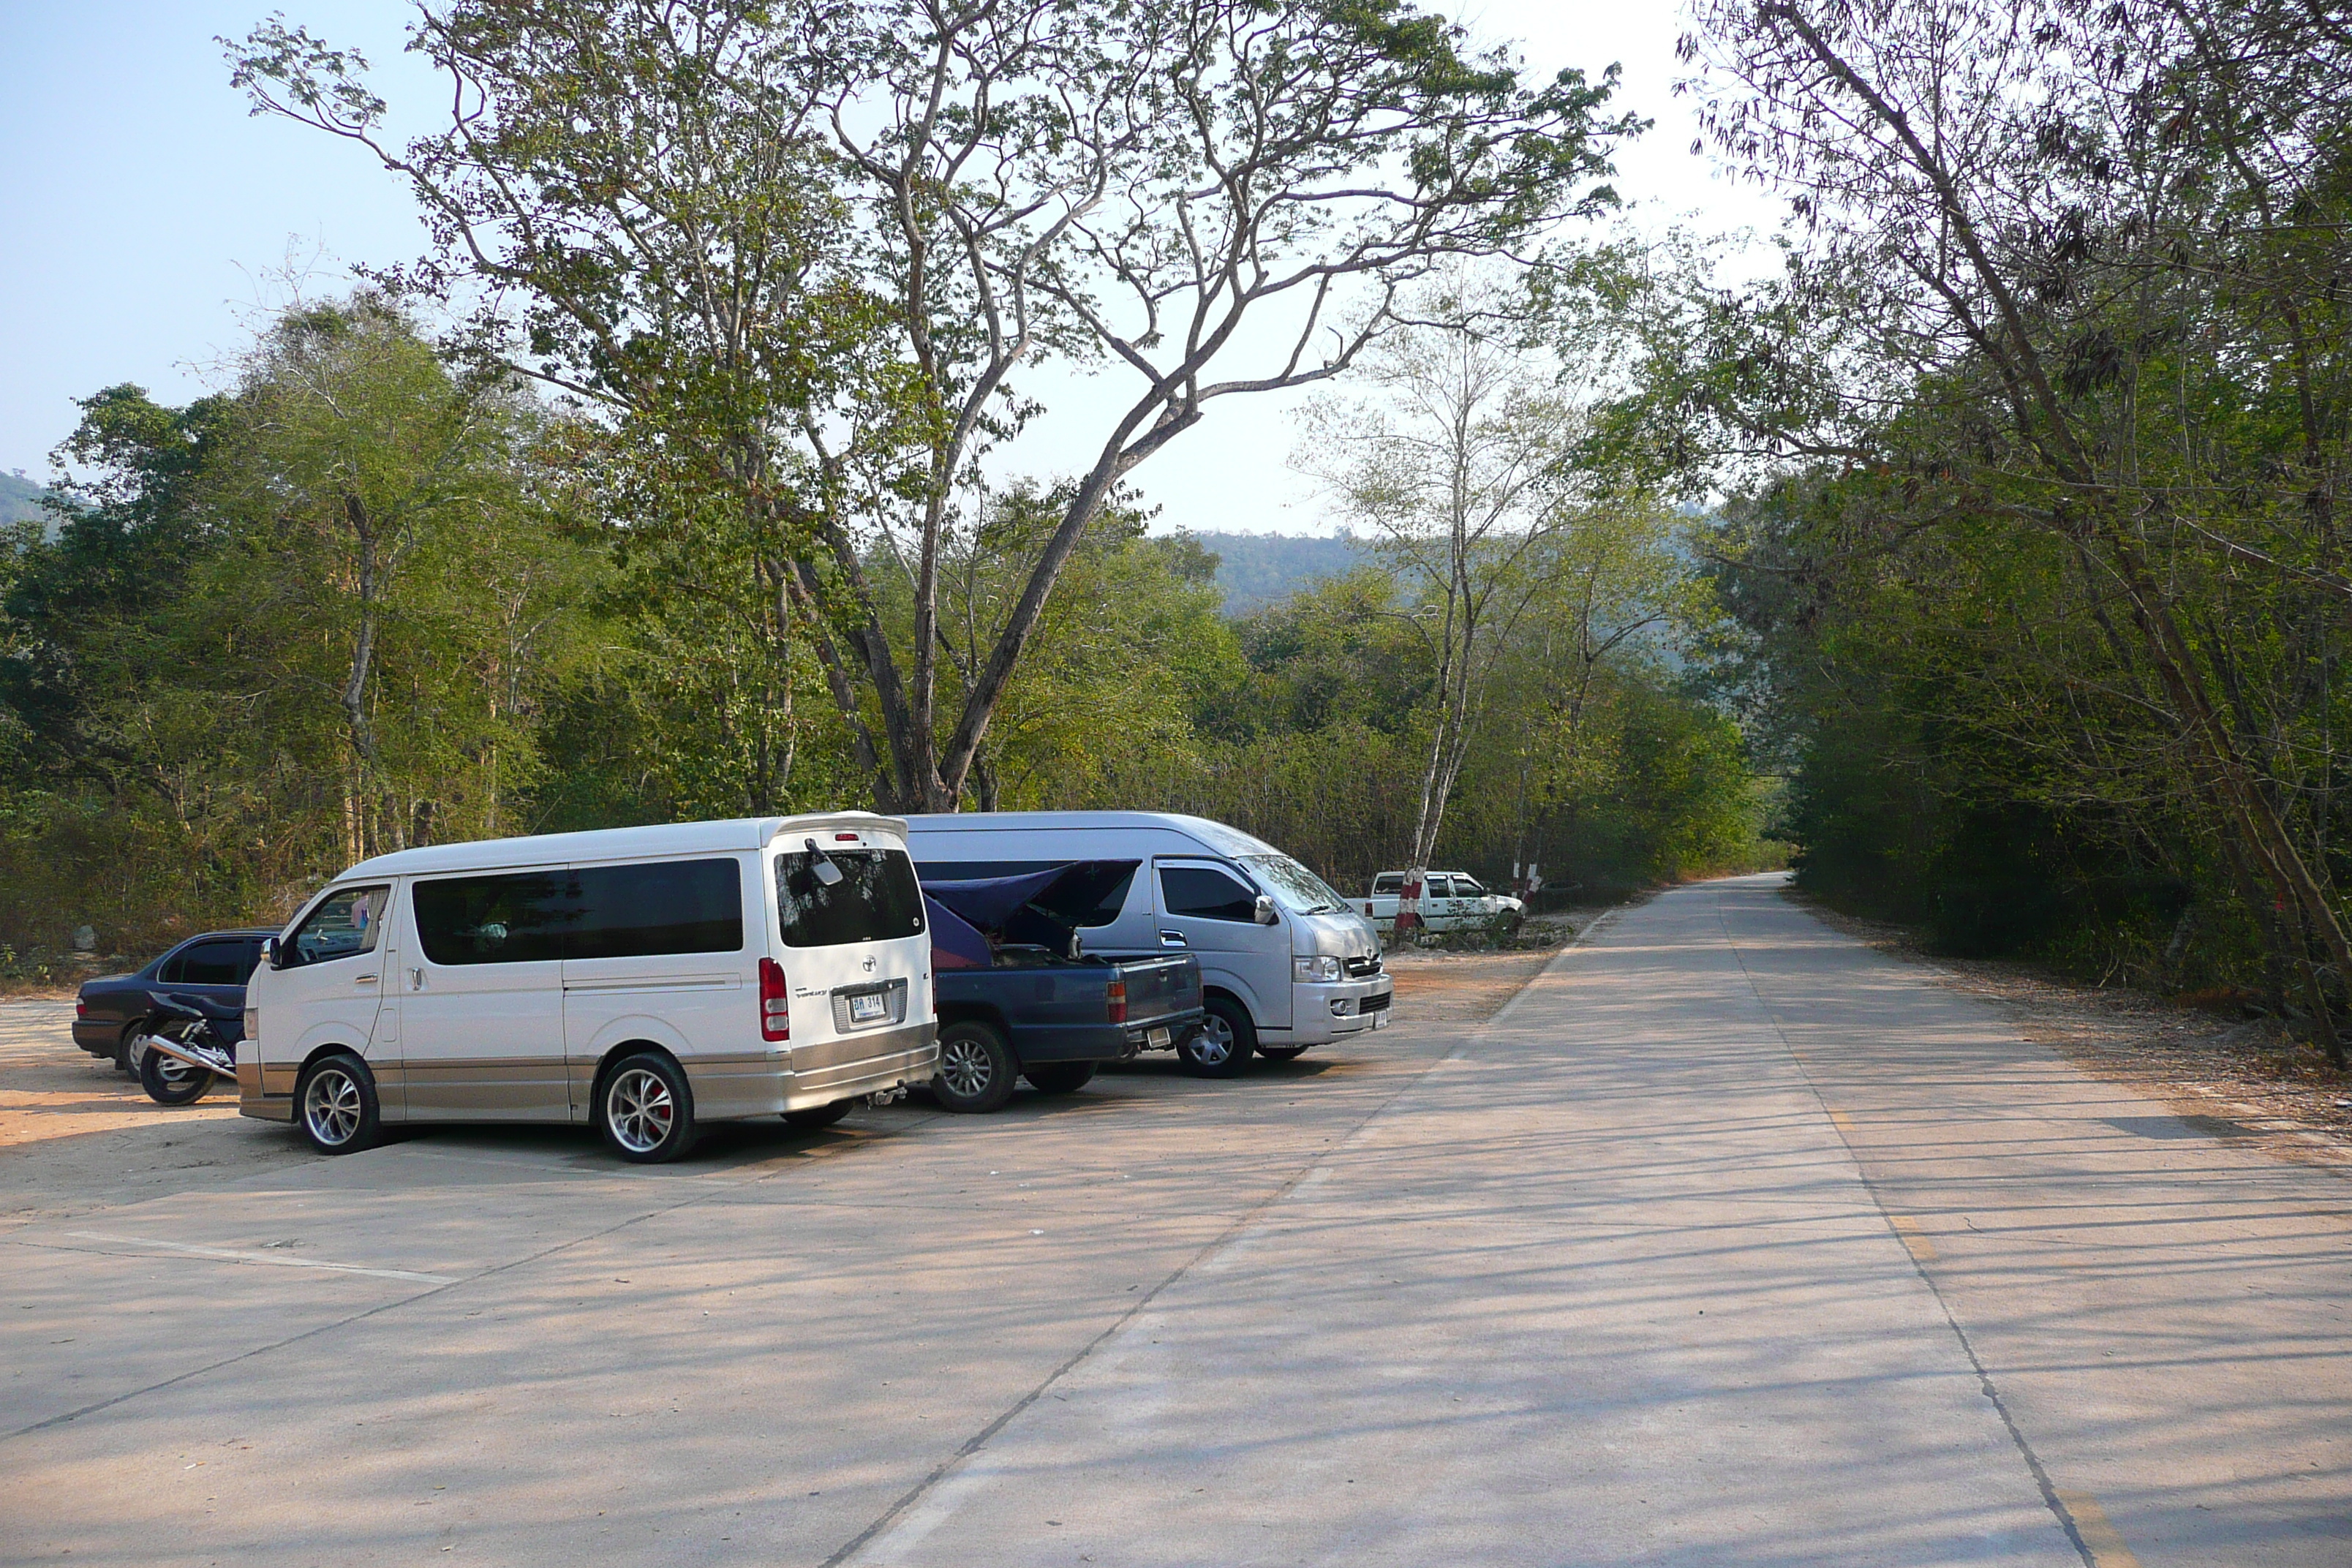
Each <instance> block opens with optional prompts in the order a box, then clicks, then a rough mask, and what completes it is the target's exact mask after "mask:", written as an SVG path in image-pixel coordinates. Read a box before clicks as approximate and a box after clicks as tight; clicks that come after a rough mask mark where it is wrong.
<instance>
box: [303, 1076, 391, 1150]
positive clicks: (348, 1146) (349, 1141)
mask: <svg viewBox="0 0 2352 1568" xmlns="http://www.w3.org/2000/svg"><path fill="white" fill-rule="evenodd" d="M294 1102H295V1107H296V1110H295V1115H296V1119H297V1120H298V1121H299V1124H300V1126H301V1129H302V1136H303V1137H304V1138H306V1139H308V1140H309V1141H310V1147H311V1148H313V1149H316V1150H317V1151H318V1152H320V1153H321V1154H352V1153H357V1152H359V1151H360V1150H362V1149H365V1148H368V1147H369V1146H371V1145H372V1144H373V1143H374V1142H375V1141H376V1137H377V1135H378V1134H379V1133H380V1132H381V1131H382V1130H383V1123H382V1121H381V1119H380V1118H379V1117H378V1115H377V1113H376V1103H375V1080H374V1079H372V1078H370V1077H369V1076H368V1070H367V1068H365V1067H362V1065H361V1064H360V1059H359V1058H357V1057H355V1056H353V1055H352V1054H351V1053H350V1052H349V1051H337V1052H335V1053H333V1054H332V1055H331V1056H326V1057H322V1058H320V1059H319V1060H318V1061H316V1062H313V1063H312V1064H311V1065H310V1068H309V1070H307V1071H305V1072H304V1073H303V1075H302V1078H301V1080H300V1082H299V1083H298V1084H297V1085H296V1087H295V1090H294Z"/></svg>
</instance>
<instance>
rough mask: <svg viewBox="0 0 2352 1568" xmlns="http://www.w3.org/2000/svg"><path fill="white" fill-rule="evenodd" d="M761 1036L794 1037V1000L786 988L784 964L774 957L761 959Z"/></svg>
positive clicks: (766, 1037) (762, 1037) (782, 1038)
mask: <svg viewBox="0 0 2352 1568" xmlns="http://www.w3.org/2000/svg"><path fill="white" fill-rule="evenodd" d="M760 1037H761V1039H763V1040H789V1039H791V1038H792V1037H793V1000H792V996H791V994H789V993H788V992H787V991H786V990H785V988H784V966H783V965H782V964H781V963H777V962H776V961H775V960H774V959H772V958H763V959H761V960H760Z"/></svg>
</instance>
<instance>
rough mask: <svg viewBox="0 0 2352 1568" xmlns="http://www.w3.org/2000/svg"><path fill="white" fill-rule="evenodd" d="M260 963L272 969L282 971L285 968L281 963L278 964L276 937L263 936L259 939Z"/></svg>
mask: <svg viewBox="0 0 2352 1568" xmlns="http://www.w3.org/2000/svg"><path fill="white" fill-rule="evenodd" d="M261 962H262V963H266V964H268V965H269V967H270V968H272V969H283V968H285V967H286V966H285V965H284V964H283V963H279V962H278V939H277V938H276V937H274V936H265V937H263V938H262V939H261Z"/></svg>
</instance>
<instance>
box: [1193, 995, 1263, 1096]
mask: <svg viewBox="0 0 2352 1568" xmlns="http://www.w3.org/2000/svg"><path fill="white" fill-rule="evenodd" d="M1256 1049H1257V1026H1256V1025H1255V1024H1253V1023H1251V1022H1250V1016H1249V1014H1247V1013H1246V1012H1244V1011H1243V1009H1242V1006H1241V1004H1240V1003H1238V1002H1233V1001H1229V1000H1227V999H1226V998H1224V997H1223V996H1212V997H1210V998H1209V999H1208V1003H1207V1011H1206V1013H1205V1015H1204V1016H1202V1019H1201V1028H1200V1032H1199V1033H1198V1034H1195V1035H1194V1036H1192V1038H1190V1039H1187V1040H1180V1041H1178V1042H1177V1046H1176V1060H1177V1062H1178V1063H1179V1064H1180V1065H1181V1066H1182V1068H1184V1070H1185V1071H1186V1072H1188V1073H1191V1074H1192V1076H1193V1077H1194V1078H1239V1077H1241V1075H1242V1073H1243V1071H1244V1069H1245V1068H1248V1066H1249V1059H1250V1054H1251V1053H1252V1052H1253V1051H1255V1050H1256Z"/></svg>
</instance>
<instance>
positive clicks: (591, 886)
mask: <svg viewBox="0 0 2352 1568" xmlns="http://www.w3.org/2000/svg"><path fill="white" fill-rule="evenodd" d="M572 897H573V898H575V899H577V900H579V905H580V917H579V919H578V921H576V922H575V923H574V924H573V925H572V930H571V935H570V940H569V941H568V942H567V943H566V945H565V947H564V952H563V955H564V956H565V957H566V958H653V957H656V956H659V955H661V954H665V953H673V952H741V951H742V948H743V879H742V872H741V871H740V869H739V868H737V866H736V864H735V862H734V861H732V860H667V861H663V862H661V863H659V864H657V865H651V866H583V867H582V868H580V869H579V870H577V871H574V872H573V873H572Z"/></svg>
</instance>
